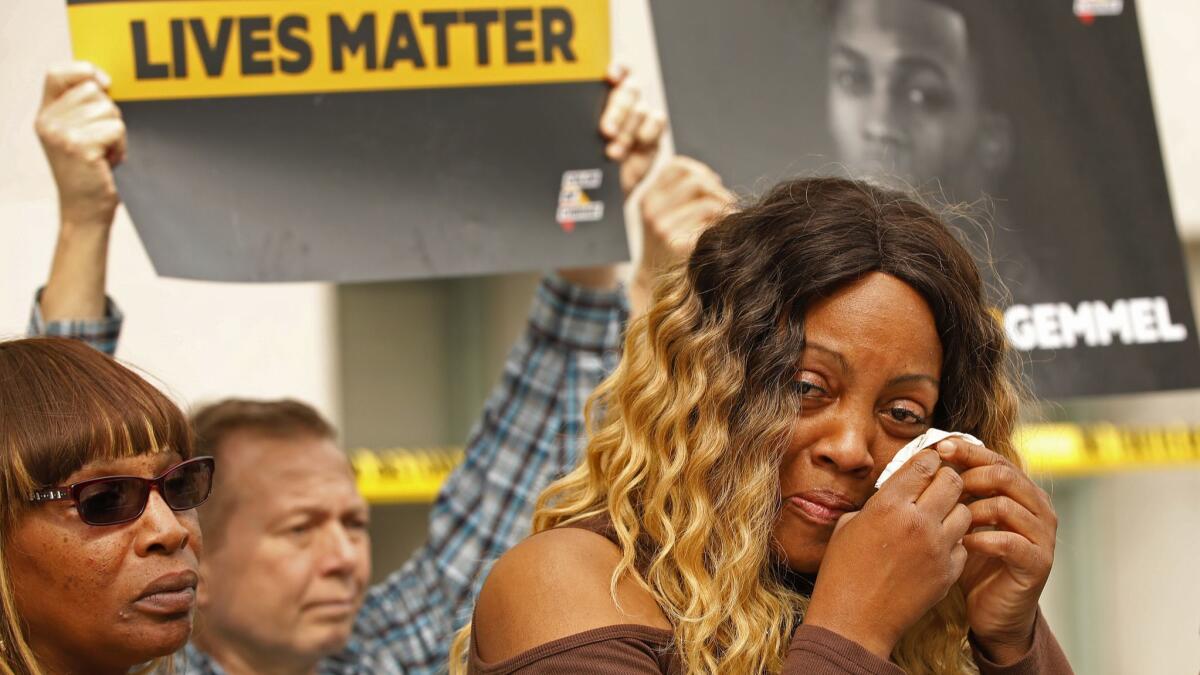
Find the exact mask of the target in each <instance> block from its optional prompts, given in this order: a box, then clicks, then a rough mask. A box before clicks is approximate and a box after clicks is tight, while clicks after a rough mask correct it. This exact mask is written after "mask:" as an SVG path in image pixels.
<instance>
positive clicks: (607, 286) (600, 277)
mask: <svg viewBox="0 0 1200 675" xmlns="http://www.w3.org/2000/svg"><path fill="white" fill-rule="evenodd" d="M557 274H558V276H560V277H562V278H563V280H565V281H567V282H570V283H572V284H574V285H576V286H580V287H582V288H587V289H591V290H595V291H608V290H612V289H614V288H616V287H617V282H618V278H617V266H616V265H602V266H599V267H576V268H573V269H565V270H558V272H557Z"/></svg>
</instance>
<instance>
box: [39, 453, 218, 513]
mask: <svg viewBox="0 0 1200 675" xmlns="http://www.w3.org/2000/svg"><path fill="white" fill-rule="evenodd" d="M213 466H214V462H213V458H212V457H196V458H195V459H189V460H187V461H186V462H180V463H179V464H176V465H175V466H173V467H171V468H169V469H167V470H166V471H164V472H163V474H162V475H161V476H159V477H157V478H140V477H138V476H105V477H104V478H93V479H91V480H85V481H80V482H78V483H74V484H72V485H68V486H66V487H49V488H42V489H40V490H34V492H33V494H32V495H30V496H29V501H31V502H38V503H40V502H53V501H61V500H64V499H70V500H71V501H73V502H75V510H76V511H78V512H79V517H80V518H81V519H82V520H83V522H85V523H87V524H88V525H118V524H120V523H128V522H129V521H131V520H137V519H138V517H139V516H141V515H142V512H143V511H145V510H146V502H147V501H149V500H150V490H151V489H152V488H154V489H157V490H158V494H160V495H162V498H163V501H164V502H166V503H167V506H169V507H171V510H172V511H187V510H188V509H194V508H196V507H197V506H200V505H201V504H203V503H204V500H206V499H208V494H209V493H210V492H212V477H213Z"/></svg>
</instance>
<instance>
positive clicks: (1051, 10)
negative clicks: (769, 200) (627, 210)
mask: <svg viewBox="0 0 1200 675" xmlns="http://www.w3.org/2000/svg"><path fill="white" fill-rule="evenodd" d="M652 8H653V13H654V24H655V31H656V33H657V39H658V46H659V54H660V59H661V62H662V68H663V78H664V82H665V84H666V90H667V92H666V93H667V100H668V104H669V109H670V113H671V120H672V124H673V128H674V135H675V142H676V146H677V148H678V149H679V151H680V152H681V153H683V154H689V155H693V156H696V157H697V158H699V159H701V160H703V161H705V162H707V163H709V164H711V165H712V166H713V167H714V168H715V169H716V170H717V171H718V172H720V173H721V174H722V175H723V176H724V177H725V180H726V183H727V184H730V185H734V186H737V187H738V188H740V189H742V190H743V191H750V192H755V193H757V192H761V191H762V189H764V188H765V187H768V186H770V185H772V184H774V183H775V182H776V181H778V180H780V179H782V178H787V177H793V176H797V175H817V174H830V173H834V174H841V175H847V174H848V175H851V176H854V177H857V178H865V179H868V180H873V181H876V182H881V183H884V184H886V185H889V186H892V187H897V188H901V189H908V190H913V191H917V192H920V193H921V194H922V195H924V196H925V197H926V199H927V200H929V201H931V202H932V203H934V204H935V205H945V204H960V205H961V204H965V205H966V207H965V208H960V209H958V210H957V211H956V212H955V213H954V214H953V215H948V216H947V221H948V222H949V223H950V224H951V225H952V226H953V227H955V228H956V229H957V230H958V231H959V232H960V234H961V238H962V240H963V241H964V243H966V244H967V246H968V247H969V248H970V249H971V250H972V251H973V252H974V253H976V255H977V258H978V260H979V261H980V263H981V268H982V269H983V270H984V276H985V278H986V279H987V280H988V284H989V293H990V299H991V300H992V302H993V303H994V304H995V305H996V307H997V309H998V310H999V312H1001V313H1002V315H1003V320H1004V322H1005V326H1006V329H1007V331H1008V334H1009V337H1010V339H1011V342H1012V344H1013V345H1014V347H1015V348H1017V349H1018V350H1019V351H1020V353H1021V355H1022V360H1023V362H1024V372H1025V373H1026V375H1027V376H1028V377H1029V378H1030V379H1031V380H1032V384H1033V389H1034V393H1035V394H1036V395H1038V396H1040V397H1044V398H1059V397H1067V396H1083V395H1096V394H1117V393H1125V392H1144V391H1157V390H1168V389H1181V388H1192V387H1197V386H1200V350H1198V349H1197V338H1196V326H1195V322H1194V318H1193V316H1192V311H1191V303H1190V300H1189V297H1188V290H1187V284H1186V277H1185V268H1184V265H1183V254H1182V252H1181V249H1180V245H1179V240H1178V235H1177V233H1176V229H1175V224H1174V221H1173V217H1172V212H1171V205H1170V199H1169V195H1168V192H1167V184H1166V178H1165V175H1164V170H1163V164H1162V159H1161V157H1160V154H1159V143H1158V134H1157V131H1156V129H1155V122H1154V114H1153V109H1152V107H1151V100H1150V90H1149V86H1148V82H1147V76H1146V67H1145V64H1144V61H1143V55H1142V46H1141V39H1140V36H1139V32H1138V20H1137V11H1136V5H1135V3H1134V2H1132V1H1131V0H1126V1H1125V2H1120V1H1119V0H1117V1H1115V2H1114V1H1113V0H1102V1H1092V2H1088V1H1087V0H1082V1H1081V0H1077V1H1076V2H1074V3H1072V2H1070V1H1067V0H1056V1H1053V2H1049V1H1047V0H823V1H818V0H755V1H754V2H739V3H730V2H725V1H723V0H654V2H653V3H652Z"/></svg>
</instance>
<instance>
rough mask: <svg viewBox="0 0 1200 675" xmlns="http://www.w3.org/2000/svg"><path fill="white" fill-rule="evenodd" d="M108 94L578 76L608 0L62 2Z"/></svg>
mask: <svg viewBox="0 0 1200 675" xmlns="http://www.w3.org/2000/svg"><path fill="white" fill-rule="evenodd" d="M67 14H68V19H69V21H70V26H71V41H72V45H73V47H74V52H75V57H76V58H78V59H83V60H87V61H91V62H93V63H95V64H96V65H98V66H100V67H101V68H103V69H104V70H105V71H107V72H108V74H109V75H110V76H112V79H113V86H112V90H111V93H112V96H113V98H114V99H116V100H118V101H136V100H151V99H175V98H213V97H226V96H260V95H271V94H303V93H333V92H351V91H370V90H387V89H427V88H449V87H472V86H488V85H517V84H543V83H555V82H586V81H598V80H601V79H603V78H604V73H605V71H606V70H607V67H608V63H609V48H610V37H609V14H608V1H607V0H552V1H546V0H523V1H520V2H517V1H513V0H492V1H491V2H481V1H479V0H474V1H472V0H466V1H463V0H419V1H418V0H391V1H388V0H353V1H349V2H344V1H337V0H291V1H289V2H279V1H278V0H248V1H245V2H213V1H212V0H178V1H172V0H126V1H114V2H94V3H84V4H75V5H71V6H69V7H68V10H67Z"/></svg>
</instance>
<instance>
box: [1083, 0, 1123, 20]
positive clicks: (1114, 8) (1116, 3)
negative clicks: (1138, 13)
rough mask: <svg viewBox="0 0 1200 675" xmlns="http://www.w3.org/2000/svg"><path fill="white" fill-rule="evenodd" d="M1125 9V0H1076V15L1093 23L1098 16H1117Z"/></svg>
mask: <svg viewBox="0 0 1200 675" xmlns="http://www.w3.org/2000/svg"><path fill="white" fill-rule="evenodd" d="M1124 10H1125V0H1075V16H1077V17H1079V18H1080V20H1082V21H1083V22H1084V23H1091V22H1092V19H1094V18H1095V17H1098V16H1117V15H1118V14H1120V13H1121V12H1122V11H1124Z"/></svg>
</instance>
